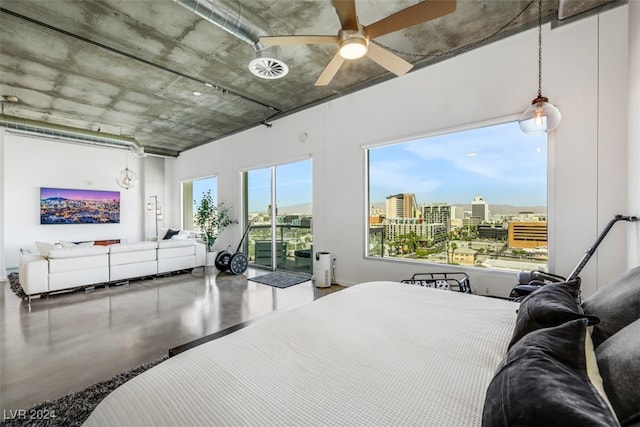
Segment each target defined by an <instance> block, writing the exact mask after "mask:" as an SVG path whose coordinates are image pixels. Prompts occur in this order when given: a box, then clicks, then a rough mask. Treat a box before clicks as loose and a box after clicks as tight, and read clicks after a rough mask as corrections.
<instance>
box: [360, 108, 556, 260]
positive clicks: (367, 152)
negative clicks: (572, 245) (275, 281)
mask: <svg viewBox="0 0 640 427" xmlns="http://www.w3.org/2000/svg"><path fill="white" fill-rule="evenodd" d="M505 127H511V128H514V127H515V128H517V117H514V116H511V117H506V118H500V119H497V120H492V121H487V122H482V123H473V124H469V125H465V126H461V127H456V128H449V129H443V130H440V131H438V132H433V133H429V134H423V135H418V136H413V137H411V138H404V139H402V140H395V141H385V142H379V143H376V144H370V145H365V146H363V147H362V148H363V161H364V172H365V173H364V187H365V189H364V190H365V191H364V192H365V197H364V201H365V206H364V214H365V218H364V224H365V230H364V247H363V253H364V257H365V258H366V259H371V260H385V261H392V262H405V263H412V264H415V263H419V264H425V265H426V266H429V267H430V268H431V267H439V268H440V269H443V266H447V265H448V266H451V265H452V264H453V265H456V266H457V265H460V266H461V267H464V268H479V269H484V270H487V271H504V270H506V271H514V270H526V269H529V268H530V267H532V266H534V267H537V268H539V269H543V270H549V268H550V267H551V268H552V267H553V262H552V256H551V253H550V250H551V247H552V237H551V236H549V230H552V224H551V222H550V221H549V212H550V210H551V206H550V201H551V200H553V188H552V185H550V183H551V182H552V173H551V171H552V170H553V168H552V164H553V160H552V156H551V155H550V153H551V152H552V144H553V138H552V135H550V134H542V135H536V136H530V135H524V134H522V133H520V131H519V128H518V129H517V133H515V130H514V129H511V130H510V131H511V132H514V133H513V135H514V137H516V139H515V141H516V142H513V141H511V140H509V142H500V143H499V144H497V146H502V144H508V143H515V144H517V143H518V141H520V142H522V141H525V143H526V144H529V143H530V144H531V145H533V146H535V145H536V144H539V145H540V146H539V147H538V148H537V154H540V155H543V157H540V158H537V159H536V161H537V162H538V163H540V161H541V159H542V163H543V164H544V169H542V170H540V173H539V174H538V175H537V176H536V178H537V179H540V178H541V177H542V178H543V180H544V181H543V182H544V185H543V186H542V187H541V188H542V189H543V192H544V195H545V197H544V198H545V200H544V207H545V210H544V212H537V214H538V215H537V216H534V217H532V218H535V219H536V220H544V224H545V233H546V241H545V242H544V246H543V244H542V243H539V246H538V247H536V248H535V251H537V254H536V255H535V257H537V258H535V259H534V255H532V254H531V253H532V251H529V250H527V252H526V254H525V252H523V257H530V258H531V261H532V263H531V264H527V263H526V262H525V261H529V260H528V259H527V260H523V261H522V263H523V266H520V267H514V266H507V267H505V266H504V265H500V262H499V260H500V259H501V255H502V254H501V252H499V251H496V256H495V258H496V261H495V262H493V263H491V262H487V263H486V264H485V263H483V264H480V265H478V264H477V258H476V255H471V256H472V257H473V258H469V260H472V261H469V263H468V264H466V265H465V264H463V263H461V262H456V261H458V260H459V254H457V253H455V249H454V252H453V254H452V253H451V251H450V247H449V246H448V247H447V249H446V255H444V262H442V261H434V260H433V259H428V258H419V257H417V250H414V251H413V253H414V254H413V255H415V256H413V257H410V258H405V257H402V256H389V253H388V252H387V253H386V255H385V249H386V250H388V249H389V246H387V245H388V244H389V242H385V241H384V238H387V237H388V235H389V234H390V231H389V230H390V229H392V228H400V227H405V224H403V222H406V223H411V222H412V220H408V219H407V220H406V221H404V220H403V221H398V222H399V223H401V224H398V225H390V224H389V221H388V222H387V223H385V224H384V225H382V224H381V223H378V224H377V227H378V229H377V230H375V228H376V227H372V225H375V224H373V222H375V221H386V220H387V218H386V215H387V212H386V210H387V207H386V206H385V209H384V216H382V219H380V218H376V217H375V215H372V207H374V206H375V205H374V203H375V202H379V200H372V197H374V198H375V197H376V196H375V195H372V192H373V193H374V194H375V193H376V191H377V190H376V188H375V184H372V174H376V173H377V171H376V168H377V166H375V165H372V164H371V161H372V160H371V153H372V152H373V151H375V150H378V149H381V151H380V153H382V152H383V151H382V150H384V149H385V148H386V147H402V146H408V145H410V144H423V145H425V146H426V145H427V144H429V143H431V142H433V141H438V144H442V142H441V141H444V140H447V139H464V138H462V137H463V136H468V135H471V134H473V133H474V132H475V131H479V132H484V131H487V130H492V129H497V128H505ZM456 142H457V141H456ZM452 147H453V145H452ZM438 148H442V147H437V146H436V147H435V148H434V150H437V149H438ZM448 148H449V146H447V149H448ZM496 151H498V150H496ZM436 157H437V156H436ZM534 163H535V162H534ZM373 181H374V182H375V177H373ZM407 181H408V180H407ZM372 186H373V187H374V188H372ZM391 193H392V192H390V194H389V196H394V195H395V194H391ZM404 193H405V194H411V191H410V190H409V191H406V192H404ZM397 195H398V196H400V195H401V194H400V192H399V194H397ZM471 200H472V199H470V200H467V201H466V202H471ZM437 201H438V202H447V203H449V201H448V200H447V201H444V200H437ZM392 202H396V204H397V201H396V200H392ZM425 202H426V201H425V200H424V199H423V200H418V204H419V205H420V206H421V209H422V207H423V206H425V205H427V204H428V203H425ZM428 202H430V203H432V204H434V205H436V204H437V203H435V202H436V200H429V201H428ZM414 203H415V201H411V200H409V201H407V203H406V204H404V209H407V207H408V206H412V205H413V204H414ZM392 205H393V203H392ZM489 207H490V204H489ZM391 209H393V208H391ZM400 210H402V208H400ZM420 219H424V218H420ZM518 219H519V220H520V219H524V220H526V219H527V217H526V216H524V217H522V218H518ZM425 221H426V219H425ZM505 221H506V220H505ZM415 222H416V223H417V222H418V219H417V218H416V221H415ZM463 223H464V221H463ZM468 224H469V230H471V229H472V226H471V224H472V222H471V219H470V220H468ZM406 226H407V227H408V228H411V227H412V226H414V227H415V226H417V225H411V224H409V225H406ZM372 230H374V231H377V232H378V234H376V233H375V232H372ZM476 230H477V229H476ZM451 231H452V228H451V226H449V227H448V228H447V245H449V239H450V235H451ZM487 231H488V230H487V229H486V228H485V227H483V233H484V232H487ZM504 232H505V233H507V231H504ZM434 233H435V232H434ZM478 233H479V232H478ZM435 234H437V233H435ZM483 235H485V236H486V234H483ZM506 239H507V243H508V242H509V241H508V239H509V235H508V234H507V236H506ZM376 241H377V243H378V244H379V247H378V252H377V253H376V252H375V248H374V247H373V245H375V243H376ZM525 243H527V242H525ZM458 244H459V242H458ZM533 245H534V246H535V245H538V243H533ZM405 246H406V245H405ZM416 246H417V245H416ZM468 246H469V249H471V248H472V247H476V248H477V242H476V241H475V240H473V238H472V240H471V241H469V242H468ZM454 247H455V246H454ZM506 247H507V245H506V244H505V251H506ZM404 250H407V249H406V247H405V248H404ZM510 250H511V248H510ZM381 251H382V252H381ZM443 252H444V250H443ZM465 252H466V248H465ZM470 252H471V251H470ZM515 252H516V251H515V249H514V250H513V251H511V252H510V253H509V255H511V253H515ZM476 254H477V251H476ZM484 254H485V253H483V257H482V258H485V256H484ZM486 254H487V255H488V252H486ZM542 254H544V255H542ZM393 255H395V254H393ZM452 255H455V259H453V257H452ZM545 255H546V257H545ZM521 259H522V258H521ZM542 259H544V261H545V262H544V263H540V261H541V260H542ZM492 264H493V266H492ZM505 264H506V263H505ZM446 268H447V267H444V269H446Z"/></svg>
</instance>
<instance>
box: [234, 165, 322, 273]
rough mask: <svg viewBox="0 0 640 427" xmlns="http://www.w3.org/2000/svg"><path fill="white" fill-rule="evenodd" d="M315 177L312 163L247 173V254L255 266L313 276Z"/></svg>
mask: <svg viewBox="0 0 640 427" xmlns="http://www.w3.org/2000/svg"><path fill="white" fill-rule="evenodd" d="M311 176H312V164H311V159H308V160H303V161H299V162H293V163H286V164H282V165H277V166H272V167H268V168H262V169H254V170H250V171H247V172H245V173H244V198H245V204H244V205H245V218H246V223H247V224H248V223H249V222H250V223H251V227H250V229H249V233H248V236H247V239H246V240H245V250H246V251H247V252H246V253H247V254H248V256H249V262H250V263H251V264H253V265H254V266H257V267H264V268H268V269H271V270H276V269H280V270H289V271H297V272H301V273H308V274H311V268H312V264H313V263H312V262H311V261H312V254H313V240H312V214H311V212H312V209H311V207H312V205H311V203H312V197H311V192H312V178H311Z"/></svg>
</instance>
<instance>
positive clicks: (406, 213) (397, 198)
mask: <svg viewBox="0 0 640 427" xmlns="http://www.w3.org/2000/svg"><path fill="white" fill-rule="evenodd" d="M385 207H386V216H387V218H417V217H418V215H419V210H418V204H417V203H416V195H415V194H413V193H407V194H395V195H393V196H389V197H387V201H386V206H385Z"/></svg>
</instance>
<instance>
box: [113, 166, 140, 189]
mask: <svg viewBox="0 0 640 427" xmlns="http://www.w3.org/2000/svg"><path fill="white" fill-rule="evenodd" d="M137 181H138V176H137V175H136V173H135V172H134V171H132V170H131V169H129V168H128V167H126V168H124V169H122V170H121V171H120V175H118V177H117V178H116V182H117V183H118V185H119V186H120V187H122V188H125V189H127V190H128V189H130V188H133V187H135V185H136V182H137Z"/></svg>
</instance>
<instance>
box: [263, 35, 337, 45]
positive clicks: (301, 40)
mask: <svg viewBox="0 0 640 427" xmlns="http://www.w3.org/2000/svg"><path fill="white" fill-rule="evenodd" d="M338 40H340V39H339V38H338V36H264V37H260V42H261V43H262V44H263V45H265V46H292V45H299V44H328V43H338Z"/></svg>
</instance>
